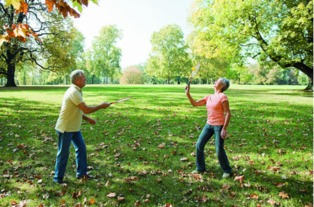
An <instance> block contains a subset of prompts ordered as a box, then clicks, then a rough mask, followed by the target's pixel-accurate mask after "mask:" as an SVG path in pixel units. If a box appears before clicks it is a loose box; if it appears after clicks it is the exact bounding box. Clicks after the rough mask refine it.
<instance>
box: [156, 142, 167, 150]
mask: <svg viewBox="0 0 314 207" xmlns="http://www.w3.org/2000/svg"><path fill="white" fill-rule="evenodd" d="M165 146H166V144H165V143H161V144H160V145H158V148H159V149H163V148H164V147H165Z"/></svg>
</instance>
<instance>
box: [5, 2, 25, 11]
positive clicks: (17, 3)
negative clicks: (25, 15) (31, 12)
mask: <svg viewBox="0 0 314 207" xmlns="http://www.w3.org/2000/svg"><path fill="white" fill-rule="evenodd" d="M21 2H23V0H6V7H8V6H10V5H12V6H13V7H14V9H15V10H19V9H20V7H21Z"/></svg>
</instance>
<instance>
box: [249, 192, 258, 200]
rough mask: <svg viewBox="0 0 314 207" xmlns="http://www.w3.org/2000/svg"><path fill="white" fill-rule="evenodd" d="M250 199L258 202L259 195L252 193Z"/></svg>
mask: <svg viewBox="0 0 314 207" xmlns="http://www.w3.org/2000/svg"><path fill="white" fill-rule="evenodd" d="M248 199H255V200H258V195H257V194H256V193H252V194H251V195H250V196H249V197H248Z"/></svg>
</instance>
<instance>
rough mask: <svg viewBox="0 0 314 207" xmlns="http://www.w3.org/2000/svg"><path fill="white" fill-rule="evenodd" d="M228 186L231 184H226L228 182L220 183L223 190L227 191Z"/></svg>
mask: <svg viewBox="0 0 314 207" xmlns="http://www.w3.org/2000/svg"><path fill="white" fill-rule="evenodd" d="M230 188H231V186H230V185H228V184H226V183H224V184H223V185H222V190H224V191H228V190H229V189H230Z"/></svg>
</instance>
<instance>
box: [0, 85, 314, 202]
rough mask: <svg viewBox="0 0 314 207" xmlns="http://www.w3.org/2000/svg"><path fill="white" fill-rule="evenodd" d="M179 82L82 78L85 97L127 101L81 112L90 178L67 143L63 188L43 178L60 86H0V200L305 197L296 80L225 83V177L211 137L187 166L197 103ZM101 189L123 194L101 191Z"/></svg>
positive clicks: (307, 140)
mask: <svg viewBox="0 0 314 207" xmlns="http://www.w3.org/2000/svg"><path fill="white" fill-rule="evenodd" d="M184 87H185V86H183V85H182V86H178V85H162V86H161V85H158V86H148V85H144V86H137V85H132V86H120V85H119V86H116V85H108V86H101V85H98V86H90V85H88V86H86V87H85V88H84V90H83V93H84V100H85V102H86V103H87V104H90V105H95V104H98V103H100V102H103V101H107V102H111V101H115V100H118V99H121V98H125V97H131V99H130V100H128V101H125V102H122V103H118V104H115V105H112V106H110V107H109V108H108V109H106V110H103V111H98V112H96V113H94V114H91V115H90V116H91V117H93V118H95V119H96V120H97V124H96V125H93V126H91V125H88V124H86V123H84V124H83V125H82V132H83V136H84V138H85V141H86V145H87V151H88V163H89V167H90V169H91V173H92V174H93V175H95V176H96V179H95V180H92V181H87V182H86V181H79V180H77V179H76V178H75V159H74V154H75V153H74V149H73V148H71V155H70V159H69V163H68V167H67V174H66V180H67V181H68V185H67V186H66V187H64V186H59V185H55V184H53V183H52V174H53V172H52V171H53V169H54V161H55V155H56V150H57V147H56V133H55V130H54V126H55V122H56V120H57V118H58V113H59V110H60V104H61V101H62V97H63V94H64V92H65V90H66V89H67V86H63V87H23V88H16V89H14V90H9V89H5V88H1V89H0V101H1V103H2V104H1V106H0V149H1V151H2V154H1V158H0V170H1V172H2V173H3V175H2V176H0V182H1V192H0V195H1V197H0V206H11V202H12V200H14V201H15V202H17V203H20V204H21V203H23V202H24V201H25V202H26V204H27V206H39V205H40V204H43V205H44V206H60V205H62V204H64V205H66V206H74V205H77V204H80V205H83V204H84V205H86V206H90V205H92V204H91V202H92V201H93V202H94V201H95V204H94V205H96V206H118V205H119V206H134V205H136V204H137V205H139V203H140V206H165V205H166V204H172V205H173V206H191V207H195V206H254V207H256V206H257V205H261V206H275V205H277V206H289V207H290V206H306V205H310V204H312V200H313V194H312V193H313V189H312V183H313V167H312V166H313V159H312V158H313V153H312V149H313V142H312V138H313V94H312V93H304V92H302V91H301V89H303V86H241V85H232V86H231V88H230V89H229V90H228V91H227V92H226V94H227V95H228V97H229V100H230V107H231V112H232V119H231V122H230V126H229V128H228V132H229V138H228V139H227V140H226V142H225V146H226V151H227V154H228V156H229V160H230V162H231V165H232V167H233V169H234V174H235V175H234V177H233V178H230V179H221V175H222V172H221V169H220V167H219V164H218V162H217V157H216V155H215V148H214V145H213V140H212V139H211V140H210V141H209V143H208V144H207V145H206V148H205V152H206V165H207V168H208V170H209V172H208V173H207V174H205V175H201V176H197V175H192V174H191V171H193V170H194V169H195V142H196V140H197V138H198V136H199V134H200V131H201V130H202V128H203V126H204V124H205V122H206V109H205V107H198V108H196V107H192V106H191V105H190V103H189V102H188V100H187V98H186V96H185V92H184ZM212 92H213V86H212V85H208V86H203V85H192V87H191V94H192V96H193V97H194V98H195V99H199V98H202V97H204V96H205V95H207V94H208V93H212ZM241 176H243V177H241ZM239 177H240V178H242V180H241V182H240V181H239V180H236V179H235V178H239ZM38 182H39V183H38ZM109 193H116V194H117V195H118V196H120V197H123V198H124V199H123V200H121V201H118V197H114V198H108V197H107V195H108V194H109ZM286 195H287V196H288V197H287V196H286ZM272 203H273V204H272Z"/></svg>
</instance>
